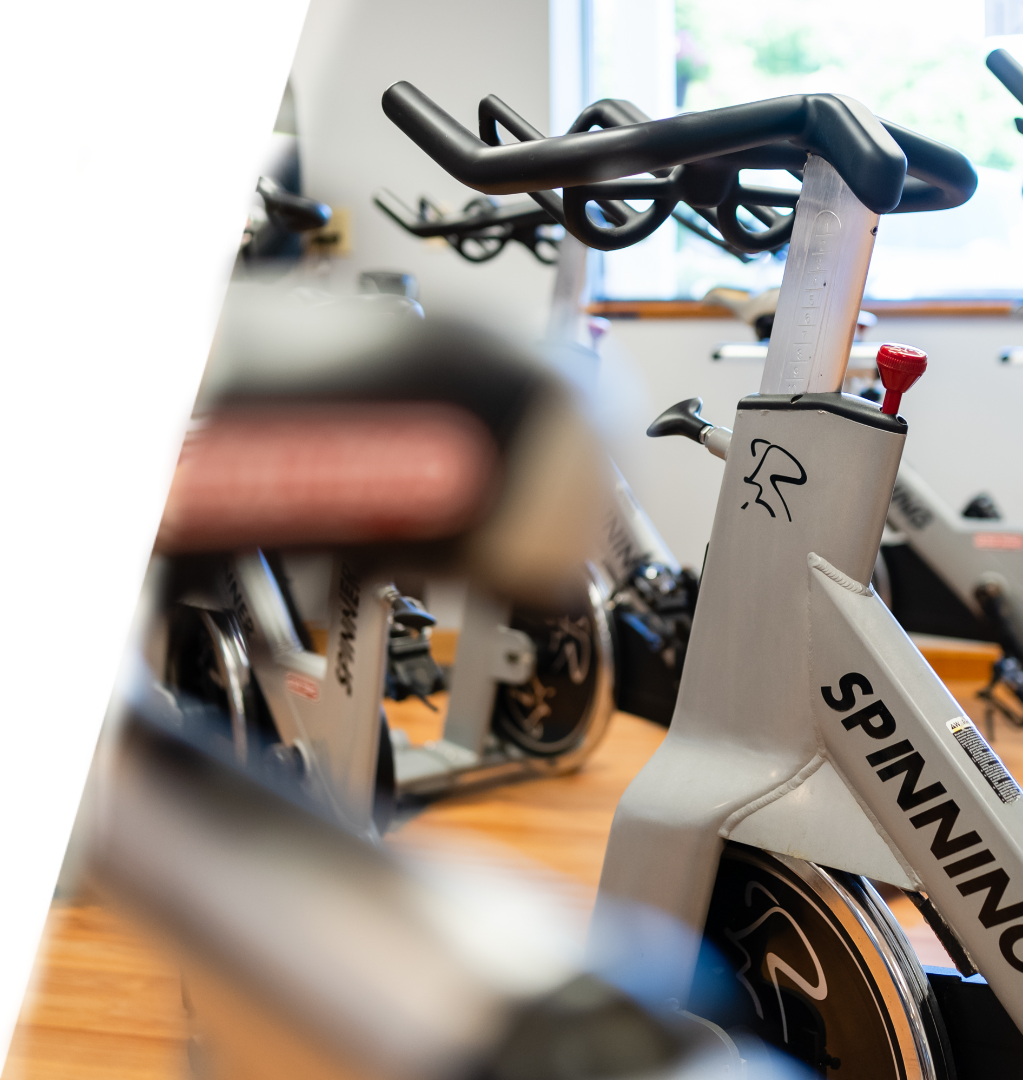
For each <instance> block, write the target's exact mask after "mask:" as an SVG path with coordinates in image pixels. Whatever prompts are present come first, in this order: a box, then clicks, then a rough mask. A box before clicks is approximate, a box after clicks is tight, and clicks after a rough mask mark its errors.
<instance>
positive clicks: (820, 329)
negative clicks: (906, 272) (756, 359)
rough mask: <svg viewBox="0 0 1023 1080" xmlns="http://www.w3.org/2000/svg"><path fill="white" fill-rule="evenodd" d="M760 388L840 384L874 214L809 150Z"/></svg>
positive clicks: (798, 390)
mask: <svg viewBox="0 0 1023 1080" xmlns="http://www.w3.org/2000/svg"><path fill="white" fill-rule="evenodd" d="M795 214H796V220H795V224H794V226H793V229H792V240H791V242H790V243H789V254H788V259H787V261H786V264H785V276H784V278H783V280H782V285H781V295H780V296H779V297H778V310H777V313H776V314H775V319H774V329H773V330H772V332H771V344H770V347H769V349H768V352H767V362H766V364H765V365H764V378H763V381H762V382H761V384H760V393H761V394H792V395H795V394H806V393H815V394H819V393H828V392H830V391H834V390H841V389H842V383H843V381H844V380H845V369H846V365H847V364H848V362H849V349H850V347H851V346H852V339H853V334H854V332H855V330H856V317H857V315H858V313H859V310H860V303H861V302H862V300H863V287H864V285H865V284H866V280H867V269H868V268H869V266H870V256H871V253H872V252H873V250H874V237H875V235H876V234H877V223H878V215H877V214H875V213H873V211H871V210H868V209H867V208H866V207H865V206H864V205H863V203H861V202H860V201H859V199H857V198H856V196H855V195H854V194H853V193H852V192H851V191H850V190H849V187H848V185H847V184H846V183H845V181H844V180H843V179H842V177H841V176H839V174H838V172H837V171H836V170H835V169H834V168H833V167H832V166H831V165H829V164H828V163H827V162H826V161H825V160H824V159H823V158H821V157H817V156H816V155H814V154H811V155H810V157H809V158H808V159H807V162H806V168H805V170H804V172H803V191H802V194H801V195H800V197H799V204H798V206H797V208H796V211H795Z"/></svg>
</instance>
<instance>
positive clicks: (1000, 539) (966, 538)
mask: <svg viewBox="0 0 1023 1080" xmlns="http://www.w3.org/2000/svg"><path fill="white" fill-rule="evenodd" d="M888 521H889V523H890V524H891V525H892V526H893V527H894V528H896V529H898V530H899V532H901V533H902V534H903V535H904V536H905V538H906V542H907V543H908V544H909V546H910V547H911V548H912V549H913V550H914V551H915V552H917V554H918V555H920V557H921V558H922V559H923V560H924V562H926V563H927V564H928V565H929V566H930V567H931V568H932V569H933V570H935V571H936V572H937V573H938V575H939V576H940V577H941V579H942V580H943V581H944V582H945V583H946V584H947V585H948V586H949V587H950V588H951V589H952V591H953V592H954V593H955V594H956V596H958V597H959V599H960V600H962V602H963V603H964V604H965V605H966V606H967V607H968V608H969V609H970V611H972V612H973V613H974V614H975V615H976V616H978V618H983V617H984V612H983V610H982V608H981V606H980V604H978V602H977V589H978V587H982V586H990V585H996V586H997V587H998V590H999V593H1000V595H1001V597H1002V599H1003V602H1004V604H1005V605H1006V607H1007V609H1008V611H1007V614H1008V616H1009V621H1010V626H1009V629H1010V631H1011V632H1012V633H1013V634H1014V636H1015V637H1016V638H1017V639H1018V640H1019V641H1020V642H1023V527H1020V526H1019V525H1013V524H1012V523H1010V522H1005V521H1000V520H998V519H991V518H967V517H962V516H961V515H960V514H956V513H955V512H954V511H953V510H952V509H951V508H950V507H949V506H948V505H947V504H946V503H944V502H943V501H942V500H941V499H940V498H939V497H938V495H937V494H935V492H934V490H933V489H932V488H931V487H930V485H929V484H928V483H927V482H926V481H925V480H924V479H923V478H922V477H921V476H920V475H919V473H917V472H916V470H915V469H913V468H911V467H910V466H908V465H906V464H905V463H903V464H902V465H901V466H900V467H899V475H898V479H897V480H896V481H895V491H894V494H893V495H892V503H891V506H890V507H889V509H888Z"/></svg>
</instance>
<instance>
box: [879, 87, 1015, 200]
mask: <svg viewBox="0 0 1023 1080" xmlns="http://www.w3.org/2000/svg"><path fill="white" fill-rule="evenodd" d="M1021 70H1023V69H1021ZM881 124H882V126H883V127H884V129H885V130H886V131H887V132H888V134H889V135H891V137H892V138H893V139H894V140H895V141H896V142H897V143H898V144H899V146H900V147H902V151H903V153H904V154H905V155H906V160H907V161H908V162H909V170H908V171H909V175H908V176H907V177H906V183H905V185H904V186H903V189H902V198H901V199H900V200H899V205H898V206H896V207H895V209H894V210H893V211H892V213H893V214H905V213H912V212H914V211H922V210H945V209H947V208H949V207H952V206H961V205H962V204H963V203H964V202H966V200H967V199H969V198H970V196H971V195H972V194H973V193H974V192H975V191H976V190H977V173H976V171H975V170H974V168H973V166H972V165H971V164H970V162H969V160H968V159H967V158H965V157H963V155H962V154H960V153H957V152H956V151H955V150H950V149H949V147H947V146H945V145H944V144H943V143H939V142H935V141H934V140H933V139H928V138H926V137H925V136H923V135H918V134H917V133H916V132H915V131H910V130H909V129H908V128H904V127H900V126H899V125H898V124H893V123H891V122H890V121H888V120H882V121H881Z"/></svg>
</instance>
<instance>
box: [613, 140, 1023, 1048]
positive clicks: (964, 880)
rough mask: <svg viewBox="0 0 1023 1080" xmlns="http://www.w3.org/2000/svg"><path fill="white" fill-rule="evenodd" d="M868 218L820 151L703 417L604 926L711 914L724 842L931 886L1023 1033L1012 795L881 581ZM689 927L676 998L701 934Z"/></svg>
mask: <svg viewBox="0 0 1023 1080" xmlns="http://www.w3.org/2000/svg"><path fill="white" fill-rule="evenodd" d="M877 223H878V217H877V215H876V214H873V213H871V212H870V211H868V210H867V209H866V208H865V207H864V206H863V205H862V204H861V203H859V201H858V200H857V199H856V198H855V197H854V196H853V195H852V193H851V192H850V191H849V189H848V187H847V186H846V185H845V184H844V182H843V181H842V180H841V178H840V177H839V175H838V173H837V172H836V171H835V170H834V169H833V168H832V167H831V166H830V165H828V164H827V163H826V162H824V161H823V160H822V159H820V158H818V157H813V156H811V157H810V158H809V160H808V162H807V166H806V170H805V173H804V180H803V194H802V196H801V198H800V200H799V203H798V206H797V209H796V220H795V225H794V230H793V235H792V242H791V245H790V249H789V257H788V262H787V265H786V269H785V277H784V281H783V284H782V290H781V296H780V298H779V304H778V314H777V317H776V321H775V327H774V331H773V333H772V337H771V346H770V351H769V355H768V360H767V364H766V366H765V371H764V379H763V383H762V386H761V392H760V394H759V395H754V396H751V397H749V398H745V399H744V400H743V401H741V402H740V403H739V408H738V412H737V414H736V419H735V425H734V430H733V432H731V433H728V432H727V431H726V429H720V428H718V429H714V430H713V432H705V433H704V434H705V435H708V434H710V435H712V436H713V437H712V438H707V440H706V441H707V444H708V447H709V448H711V447H712V448H714V449H715V452H717V453H718V454H719V456H726V466H725V474H724V478H723V481H722V486H721V493H720V496H719V499H718V506H717V512H716V515H715V519H714V526H713V531H712V533H711V540H710V547H709V552H708V556H707V561H706V569H705V572H704V575H703V580H702V582H701V587H700V600H699V603H698V605H697V610H696V615H695V619H694V624H693V630H692V636H691V639H690V644H689V652H688V655H687V658H686V664H685V669H684V672H683V676H682V685H681V688H680V692H679V699H678V704H677V706H676V710H675V715H674V718H673V720H672V724H671V727H670V729H669V731H668V734H667V737H666V738H665V740H664V743H663V744H662V746H661V747H660V748H659V749H658V751H657V752H656V753H655V754H654V756H653V757H652V758H651V760H650V761H649V763H648V764H647V765H646V767H645V768H644V769H643V770H642V771H641V772H640V774H639V775H638V776H637V777H636V779H635V780H634V781H633V783H632V784H631V785H630V787H629V788H628V790H627V791H626V793H625V795H624V796H623V798H622V800H621V802H620V803H619V806H618V809H617V811H616V814H615V819H614V823H613V826H612V829H611V835H610V840H609V843H608V849H607V855H606V858H605V862H604V869H603V874H602V877H601V882H600V890H599V893H598V898H597V906H596V910H595V914H594V922H593V929H592V935H593V941H594V944H595V946H596V947H597V948H598V949H599V948H600V947H602V945H604V944H606V941H605V939H606V936H607V935H610V934H616V935H617V934H619V933H620V931H621V927H620V924H619V921H618V920H617V919H616V911H617V910H618V909H619V907H618V904H617V903H616V901H617V900H619V899H627V900H632V901H639V902H643V903H645V904H648V905H650V906H651V907H653V908H657V909H660V910H662V911H664V912H667V913H668V914H669V915H671V916H673V917H675V918H676V919H678V920H679V921H680V922H682V923H683V924H686V925H688V926H689V927H691V928H695V929H696V930H697V931H698V930H700V929H701V928H702V927H703V925H704V922H705V919H706V914H707V909H708V905H709V903H710V897H711V891H712V888H713V884H714V880H715V875H716V873H717V866H718V861H719V858H720V854H721V851H722V845H723V844H724V841H725V840H727V839H732V840H736V841H740V842H742V843H745V844H749V845H751V846H754V847H758V848H761V849H764V850H768V851H772V852H777V853H780V854H782V855H786V856H792V857H796V858H800V859H805V860H808V861H811V862H817V863H822V864H824V865H827V866H831V867H836V868H838V869H843V870H847V871H851V872H853V873H856V874H863V875H866V876H868V877H872V878H876V879H880V880H882V881H887V882H890V883H892V884H895V885H898V886H901V887H904V888H909V889H914V890H920V891H924V892H926V893H927V894H928V895H929V897H930V898H931V900H932V901H933V902H934V904H935V906H936V907H937V908H938V910H939V911H940V913H941V915H942V916H943V917H944V919H945V920H946V922H947V923H948V924H949V926H950V927H951V929H952V930H953V932H954V933H955V935H956V936H957V937H958V938H959V940H960V942H961V943H962V944H963V945H964V946H965V948H966V950H967V952H968V954H969V956H970V957H971V958H972V960H973V961H974V963H975V964H976V966H977V968H978V969H979V970H980V971H981V972H982V973H983V974H984V976H985V977H986V978H987V980H988V981H989V982H990V984H991V986H992V988H993V989H994V991H995V993H996V994H997V996H998V998H999V1000H1000V1001H1001V1002H1002V1004H1003V1005H1004V1006H1005V1008H1006V1009H1007V1011H1008V1012H1009V1013H1010V1015H1011V1016H1012V1017H1013V1019H1014V1020H1015V1022H1016V1023H1017V1024H1018V1025H1020V1026H1021V1027H1023V800H1021V799H1020V794H1021V793H1020V789H1019V788H1018V786H1017V785H1016V784H1015V782H1014V781H1013V780H1012V779H1011V778H1010V777H1009V776H1008V774H1007V773H1006V771H1005V769H1004V768H1003V767H1002V765H1001V762H1000V761H999V760H998V759H997V757H996V756H995V755H994V754H993V752H992V751H991V750H990V748H989V747H987V744H986V743H985V742H984V740H983V738H982V737H981V736H980V734H979V733H978V732H977V730H976V728H975V727H974V726H973V725H972V723H970V721H969V720H967V719H966V718H965V717H963V716H962V711H961V709H960V708H959V706H958V705H957V703H956V702H955V700H954V699H953V698H952V697H951V695H950V694H949V693H948V691H947V690H946V689H945V687H944V686H943V685H942V683H941V682H940V680H939V679H938V677H937V676H936V675H935V674H934V672H933V670H932V669H931V668H930V666H929V665H928V664H927V662H926V661H925V660H924V658H923V657H922V656H921V655H920V653H919V651H918V650H917V649H916V647H915V646H914V645H913V643H912V642H911V641H910V639H909V637H908V636H907V635H906V634H905V632H904V631H903V630H902V629H901V627H900V626H899V625H898V623H897V622H896V621H895V619H894V618H893V616H892V615H891V613H890V612H889V611H888V609H887V608H886V607H885V605H884V604H883V603H882V601H881V600H880V599H879V598H878V597H877V595H876V594H875V593H874V592H873V590H872V589H871V588H870V586H869V585H868V584H866V583H867V582H869V581H870V576H871V571H872V569H873V566H874V562H875V559H876V557H877V552H878V547H879V543H880V540H881V534H882V530H883V528H884V524H885V519H886V516H887V513H888V506H889V499H890V495H891V492H892V490H893V488H894V485H895V480H896V475H897V473H898V469H899V461H900V458H901V455H902V449H903V444H904V442H905V432H906V426H905V424H904V422H903V421H901V420H900V419H898V418H895V417H886V416H884V415H882V414H881V413H880V411H879V410H878V408H877V406H874V405H871V404H870V403H867V402H864V401H862V400H861V399H857V398H851V397H845V396H843V395H841V394H840V393H839V392H838V391H840V388H841V386H842V382H843V378H844V374H845V368H846V364H847V362H848V357H849V347H850V345H851V343H852V339H853V332H854V329H855V322H856V313H857V312H858V310H859V306H860V301H861V299H862V295H863V286H864V282H865V279H866V272H867V268H868V265H869V260H870V254H871V250H872V248H873V242H874V234H875V233H876V230H877ZM729 436H730V438H729ZM722 451H724V453H723V454H722ZM635 934H636V935H638V936H636V937H635V939H634V940H633V941H632V944H631V946H630V947H631V948H633V949H634V951H635V953H636V957H637V959H642V957H644V956H647V955H650V956H653V955H657V956H658V959H659V961H660V963H661V964H663V962H664V959H665V957H664V951H665V949H666V948H668V947H669V946H668V945H667V943H666V942H665V941H664V940H663V938H662V937H660V936H657V937H651V938H650V939H649V940H646V939H644V938H643V937H642V933H641V931H640V930H639V929H636V930H635ZM674 940H675V944H674V945H672V946H670V947H671V948H672V949H673V950H674V955H673V956H672V958H671V959H672V961H673V963H674V968H673V970H674V971H675V972H676V986H675V987H674V989H673V993H672V996H675V997H677V998H678V999H679V1000H681V1001H685V1000H686V997H687V995H688V992H689V986H690V983H691V980H692V975H693V971H694V967H695V962H696V957H697V952H698V949H699V933H694V934H692V935H689V936H688V937H686V936H682V937H678V938H676V939H674Z"/></svg>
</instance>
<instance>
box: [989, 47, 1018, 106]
mask: <svg viewBox="0 0 1023 1080" xmlns="http://www.w3.org/2000/svg"><path fill="white" fill-rule="evenodd" d="M986 62H987V66H988V69H989V70H990V71H991V72H992V74H993V75H994V76H995V78H996V79H997V80H998V81H999V82H1000V83H1001V84H1002V86H1004V87H1005V89H1006V90H1008V91H1009V93H1010V94H1012V96H1013V97H1014V98H1015V99H1016V100H1017V101H1018V102H1020V104H1023V66H1021V65H1020V64H1019V62H1018V61H1017V60H1016V59H1015V58H1014V57H1013V56H1012V55H1010V54H1009V53H1007V52H1006V51H1005V49H995V50H994V52H990V53H988V57H987V61H986Z"/></svg>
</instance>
